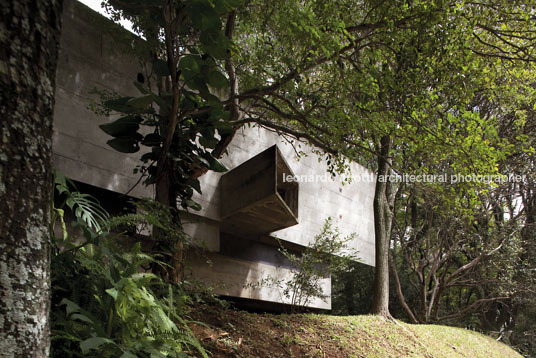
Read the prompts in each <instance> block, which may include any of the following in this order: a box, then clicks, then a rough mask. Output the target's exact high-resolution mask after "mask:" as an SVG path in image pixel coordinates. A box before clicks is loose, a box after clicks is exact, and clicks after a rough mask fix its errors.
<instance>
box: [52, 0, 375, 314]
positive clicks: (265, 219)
mask: <svg viewBox="0 0 536 358" xmlns="http://www.w3.org/2000/svg"><path fill="white" fill-rule="evenodd" d="M110 29H112V30H113V31H116V32H117V31H119V30H118V28H116V27H115V25H113V24H112V23H111V22H110V21H109V20H107V19H105V18H104V17H102V16H101V15H99V14H97V13H95V12H93V11H92V10H90V9H89V8H87V7H85V6H84V5H82V4H80V3H78V2H77V1H75V0H68V1H65V5H64V14H63V33H62V37H61V44H60V55H59V62H58V70H57V77H56V105H55V121H54V138H53V152H54V154H53V158H54V164H55V166H56V168H57V170H59V171H61V172H62V173H64V174H65V175H66V176H67V177H69V178H71V179H73V180H75V181H78V182H81V183H85V184H88V185H91V186H92V187H96V188H101V189H105V190H108V192H115V193H120V194H123V193H126V192H127V191H129V190H130V189H131V188H132V187H133V186H134V185H135V183H136V182H137V181H138V177H137V176H136V175H134V174H133V168H134V167H135V166H136V165H137V164H138V158H139V156H140V154H139V153H136V154H133V155H125V154H122V153H119V152H116V151H114V150H113V149H112V148H110V147H109V146H108V145H107V144H106V141H107V140H108V139H109V137H107V135H106V134H105V133H104V132H102V131H101V130H100V129H99V127H98V125H99V124H103V123H106V122H107V121H108V119H106V118H104V117H99V116H97V115H96V114H95V113H94V112H93V111H92V110H91V109H89V108H88V107H89V104H90V99H91V98H93V99H95V96H92V95H91V94H90V92H91V89H92V88H94V87H97V88H100V89H107V90H110V91H115V92H117V93H121V94H123V95H129V94H131V95H137V94H138V91H137V89H136V88H135V87H134V85H133V84H132V82H133V81H134V80H135V79H136V76H137V74H138V73H139V72H142V68H141V67H140V64H139V63H138V60H137V59H136V58H135V57H134V56H133V55H132V54H129V53H128V41H125V42H124V44H126V46H119V45H118V42H117V41H118V40H117V38H113V37H112V36H110ZM123 38H125V37H123ZM127 38H128V37H127ZM122 41H124V40H122ZM295 145H300V146H301V147H300V150H301V151H304V152H305V153H306V154H307V155H306V156H303V157H301V158H299V159H298V158H297V157H296V152H295V148H294V147H293V146H292V145H291V144H289V143H288V142H287V141H286V140H285V139H283V138H281V137H280V136H278V135H277V134H276V133H273V132H270V131H268V130H265V129H262V128H259V127H251V128H243V129H241V130H240V131H239V133H237V135H236V136H235V138H234V139H233V141H232V143H231V144H230V146H229V147H228V155H226V156H224V157H223V158H222V160H221V162H222V163H223V164H224V165H225V166H227V168H229V169H230V171H229V172H227V173H223V174H221V173H215V172H209V173H207V174H205V175H203V176H202V177H201V178H200V181H201V188H202V192H203V194H202V195H199V194H196V197H195V198H194V199H195V200H196V201H197V202H199V203H200V204H201V205H202V210H201V211H199V212H193V213H190V214H187V215H185V218H186V219H185V220H184V221H186V222H187V223H186V224H185V226H186V230H187V231H188V233H189V234H190V235H191V236H192V237H193V238H194V240H196V241H197V242H199V243H201V242H202V243H204V245H205V247H206V249H207V251H208V252H207V253H206V254H205V255H204V256H202V257H201V256H200V257H195V256H194V257H193V258H191V259H190V268H191V270H190V271H191V274H192V275H193V277H194V278H196V279H199V280H201V281H204V282H206V283H208V284H210V285H212V286H213V287H214V290H215V292H216V293H218V294H221V295H223V296H229V297H237V298H241V299H249V300H256V302H274V303H288V301H286V300H285V298H284V297H283V296H282V295H281V292H277V291H278V290H274V289H268V288H262V287H260V288H252V287H247V286H246V285H247V284H248V283H254V282H258V281H259V280H261V279H262V278H263V277H266V276H267V275H272V276H277V277H280V278H285V277H288V276H289V275H290V267H289V265H288V263H286V262H285V260H283V259H282V257H281V255H280V254H279V252H278V250H277V248H278V243H277V241H276V240H275V239H274V238H275V237H277V238H279V239H280V240H282V242H284V243H286V244H287V245H288V247H290V248H292V249H293V250H296V251H300V250H302V249H303V248H304V247H306V246H307V245H308V243H310V242H311V240H312V239H313V238H314V237H315V235H317V234H318V233H319V232H320V230H321V228H322V226H323V224H324V221H325V219H326V218H327V217H331V218H333V222H334V224H335V225H336V226H337V227H338V228H339V229H340V231H341V233H342V234H343V235H349V234H352V233H355V234H356V236H355V238H354V240H353V241H352V243H351V246H352V248H353V249H355V250H357V251H358V252H359V253H358V256H359V257H360V259H361V261H362V262H363V263H365V264H367V265H374V225H373V210H372V203H373V196H374V183H373V182H370V181H369V182H362V181H361V182H357V181H354V182H352V183H350V184H345V185H343V184H342V183H341V181H340V180H339V179H335V181H329V180H326V179H327V178H329V176H328V175H327V174H326V173H327V165H326V164H325V162H324V161H322V160H319V159H321V158H319V157H318V156H317V155H316V154H314V153H313V152H312V151H311V148H310V147H309V146H308V145H307V144H304V143H295ZM351 171H352V174H353V176H354V177H358V176H360V175H368V176H371V175H372V174H371V173H370V172H368V171H367V169H365V168H364V167H362V166H360V165H358V164H356V163H352V164H351ZM292 175H295V176H297V177H300V178H310V180H305V181H300V182H289V181H288V180H284V178H288V177H289V176H292ZM129 196H132V197H135V198H136V197H137V198H139V197H152V196H153V188H151V187H144V186H143V185H141V184H140V185H138V186H135V187H134V189H133V190H131V191H130V193H129ZM207 258H208V259H209V260H210V261H211V262H212V265H208V264H206V261H207ZM330 283H331V279H330V278H329V277H327V278H325V279H324V280H323V288H324V293H325V294H328V295H329V293H330ZM310 306H311V307H314V308H320V309H329V308H330V307H331V302H330V300H328V301H327V302H324V301H322V300H315V301H313V302H311V303H310Z"/></svg>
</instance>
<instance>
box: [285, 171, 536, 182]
mask: <svg viewBox="0 0 536 358" xmlns="http://www.w3.org/2000/svg"><path fill="white" fill-rule="evenodd" d="M335 181H345V182H357V183H373V182H375V181H376V175H374V174H372V173H363V174H361V175H356V176H345V175H342V176H339V177H333V176H331V175H330V174H328V173H324V174H317V175H290V174H283V182H289V183H290V182H297V183H326V182H335ZM378 181H380V182H392V183H450V184H456V183H471V182H476V183H484V184H490V183H495V184H504V183H526V181H527V178H526V175H520V174H508V175H482V174H459V173H458V174H451V175H448V174H446V173H445V174H391V175H380V176H379V177H378Z"/></svg>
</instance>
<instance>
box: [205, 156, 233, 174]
mask: <svg viewBox="0 0 536 358" xmlns="http://www.w3.org/2000/svg"><path fill="white" fill-rule="evenodd" d="M208 161H209V163H210V165H209V167H208V168H209V169H210V170H214V171H215V172H218V173H223V172H226V171H227V170H228V169H227V168H226V167H225V166H224V165H223V164H221V163H220V162H219V161H218V160H217V159H216V158H214V157H212V156H211V157H210V158H208Z"/></svg>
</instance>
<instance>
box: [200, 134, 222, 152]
mask: <svg viewBox="0 0 536 358" xmlns="http://www.w3.org/2000/svg"><path fill="white" fill-rule="evenodd" d="M199 144H201V145H202V146H203V147H205V148H209V149H214V148H215V147H216V145H217V144H218V140H217V139H216V138H206V137H201V138H199Z"/></svg>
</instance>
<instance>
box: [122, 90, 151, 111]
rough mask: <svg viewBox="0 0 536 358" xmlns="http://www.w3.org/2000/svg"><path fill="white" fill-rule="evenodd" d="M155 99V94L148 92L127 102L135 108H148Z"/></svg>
mask: <svg viewBox="0 0 536 358" xmlns="http://www.w3.org/2000/svg"><path fill="white" fill-rule="evenodd" d="M153 100H154V96H153V95H152V94H146V95H145V96H141V97H135V98H132V99H130V100H128V101H127V102H126V103H125V104H126V105H127V106H130V107H132V108H135V109H146V108H147V107H149V106H150V105H151V103H153Z"/></svg>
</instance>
